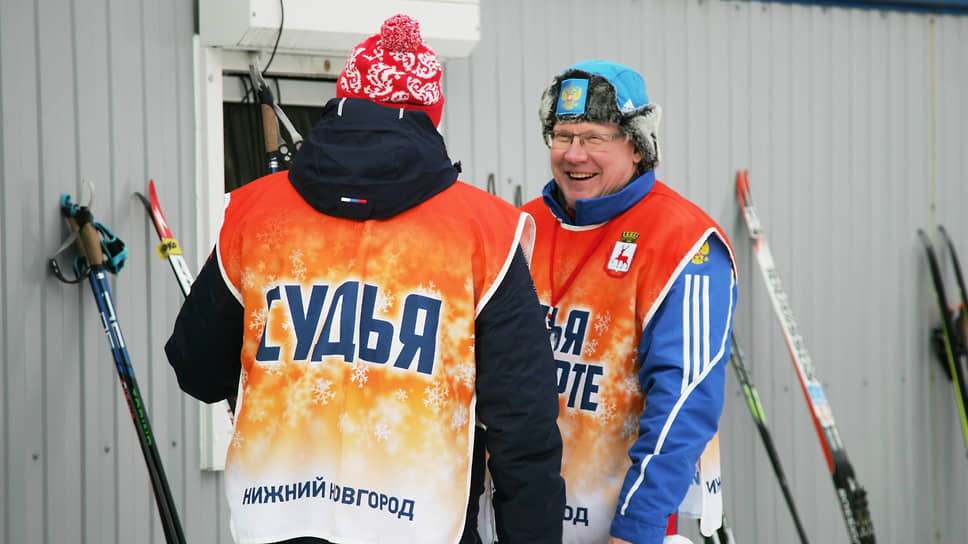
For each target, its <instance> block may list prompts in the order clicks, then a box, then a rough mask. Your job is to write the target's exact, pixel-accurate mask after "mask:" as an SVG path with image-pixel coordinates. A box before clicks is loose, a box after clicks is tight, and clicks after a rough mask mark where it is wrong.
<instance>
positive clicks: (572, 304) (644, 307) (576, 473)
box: [522, 181, 728, 542]
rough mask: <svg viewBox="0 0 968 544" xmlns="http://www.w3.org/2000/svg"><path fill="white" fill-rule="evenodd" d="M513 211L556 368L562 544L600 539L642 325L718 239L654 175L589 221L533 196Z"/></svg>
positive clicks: (635, 383) (630, 408) (616, 479)
mask: <svg viewBox="0 0 968 544" xmlns="http://www.w3.org/2000/svg"><path fill="white" fill-rule="evenodd" d="M522 209H523V210H524V211H526V212H528V213H530V214H531V215H532V216H534V218H535V224H536V232H537V234H536V239H535V250H534V257H533V259H532V265H531V272H532V276H533V277H534V283H535V288H536V289H537V292H538V298H539V299H540V301H541V303H542V304H543V305H546V306H549V318H550V323H549V324H550V327H551V343H552V348H553V350H554V355H555V362H556V364H557V366H558V392H559V416H558V426H559V428H560V430H561V436H562V440H563V446H564V448H563V456H562V468H561V473H562V476H563V477H564V479H565V489H566V491H567V506H566V509H565V518H566V522H565V524H564V531H565V533H564V534H565V542H604V541H605V540H607V539H608V534H609V527H610V525H611V521H612V518H613V517H614V515H615V511H616V506H617V502H618V499H619V493H620V492H621V487H622V482H623V480H624V478H625V475H626V472H627V471H628V469H629V467H630V466H631V461H630V459H629V455H628V452H629V449H630V448H631V447H632V444H633V443H634V442H635V440H636V439H637V438H638V436H639V433H638V431H639V418H640V417H641V415H642V410H643V408H644V405H645V404H644V403H645V396H644V392H643V390H642V386H641V385H640V383H639V378H638V370H639V367H640V364H639V353H638V348H639V340H640V338H641V336H642V331H643V330H644V329H645V327H646V325H648V323H649V320H650V319H651V318H652V317H653V315H654V314H655V312H656V311H657V310H658V308H659V306H660V305H661V304H662V302H663V300H664V299H665V295H666V294H667V293H668V290H669V289H670V287H671V285H672V283H673V282H674V281H675V279H676V277H677V276H678V274H679V272H680V271H681V270H682V268H683V267H685V265H686V264H687V263H688V262H690V260H692V259H693V258H701V255H702V253H701V252H702V251H703V250H705V251H707V252H708V245H707V246H705V248H704V244H705V243H706V241H707V240H708V237H709V236H711V235H718V236H719V238H720V239H721V240H723V242H724V243H726V244H728V242H727V239H726V236H725V235H724V234H723V233H722V232H721V231H720V229H719V227H718V226H717V225H716V224H715V222H714V221H713V220H712V219H710V218H709V217H708V216H707V215H706V214H705V213H704V212H703V211H702V210H700V209H699V208H698V207H696V206H695V205H693V204H692V203H690V202H689V201H687V200H685V199H684V198H682V197H681V196H679V195H678V194H677V193H675V192H674V191H672V190H671V189H669V188H668V187H667V186H666V185H664V184H663V183H661V182H659V181H656V182H655V185H654V186H653V188H652V189H651V190H650V191H649V193H648V194H647V195H646V196H645V197H644V198H643V199H642V200H641V201H640V202H638V203H637V204H635V205H634V206H632V207H631V208H630V209H628V210H626V211H625V212H623V213H621V214H619V215H617V216H616V217H614V218H612V219H611V220H609V221H608V222H606V223H602V224H598V225H590V226H572V225H566V224H563V223H560V222H559V221H558V220H557V219H556V218H555V216H554V215H553V214H552V213H551V211H550V210H549V209H548V207H547V205H545V204H544V202H543V201H542V199H541V198H538V199H535V200H532V201H531V202H528V203H527V204H525V205H524V206H523V207H522ZM552 255H553V262H552ZM552 268H553V273H554V278H552V277H551V273H552ZM576 271H577V273H576ZM573 273H575V276H574V278H573V280H572V281H571V283H570V284H569V283H568V278H569V276H571V275H572V274H573Z"/></svg>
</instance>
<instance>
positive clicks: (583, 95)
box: [555, 79, 588, 115]
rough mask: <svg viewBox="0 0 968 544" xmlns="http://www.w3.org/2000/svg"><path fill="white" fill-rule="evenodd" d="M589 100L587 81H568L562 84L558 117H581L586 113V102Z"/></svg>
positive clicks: (557, 111) (556, 111)
mask: <svg viewBox="0 0 968 544" xmlns="http://www.w3.org/2000/svg"><path fill="white" fill-rule="evenodd" d="M587 98H588V80H587V79H566V80H564V81H562V82H561V93H560V94H559V95H558V109H557V110H555V113H556V114H558V115H568V114H573V115H580V114H583V113H585V100H586V99H587Z"/></svg>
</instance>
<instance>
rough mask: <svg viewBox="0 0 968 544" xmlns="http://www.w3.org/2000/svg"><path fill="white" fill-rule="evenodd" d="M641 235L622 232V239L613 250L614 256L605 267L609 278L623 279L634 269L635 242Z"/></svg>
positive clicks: (632, 232)
mask: <svg viewBox="0 0 968 544" xmlns="http://www.w3.org/2000/svg"><path fill="white" fill-rule="evenodd" d="M638 238H639V233H637V232H634V231H630V230H626V231H623V232H622V238H621V239H620V240H619V241H618V242H615V247H613V248H612V255H611V256H610V257H609V258H608V264H606V265H605V272H607V273H608V275H609V276H614V277H616V278H619V277H622V276H624V275H625V273H626V272H628V271H629V269H630V268H631V267H632V257H634V256H635V248H636V244H635V241H636V240H638Z"/></svg>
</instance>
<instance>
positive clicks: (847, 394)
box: [445, 0, 968, 543]
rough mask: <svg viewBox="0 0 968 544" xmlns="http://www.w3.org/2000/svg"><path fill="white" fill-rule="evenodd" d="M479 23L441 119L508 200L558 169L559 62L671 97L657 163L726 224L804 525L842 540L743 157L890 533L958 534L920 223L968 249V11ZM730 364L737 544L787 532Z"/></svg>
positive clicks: (829, 390) (562, 14) (690, 14)
mask: <svg viewBox="0 0 968 544" xmlns="http://www.w3.org/2000/svg"><path fill="white" fill-rule="evenodd" d="M481 29H482V41H481V44H480V46H479V47H478V49H476V50H475V52H474V54H473V55H472V56H471V58H470V59H468V60H454V61H449V62H448V63H447V66H446V68H447V76H446V77H447V80H446V83H447V88H446V91H447V93H446V94H447V97H448V106H447V108H446V114H445V115H446V117H445V134H446V137H447V141H448V145H449V146H450V148H451V151H452V155H453V158H455V159H460V160H462V161H463V164H464V166H465V174H464V179H465V180H466V181H469V182H471V183H474V184H475V185H477V186H479V187H482V188H483V187H485V186H486V180H487V177H488V176H490V175H493V176H495V177H496V179H497V180H499V183H497V187H496V188H497V192H498V194H499V195H500V196H502V197H504V198H506V199H508V200H510V199H511V198H512V197H513V187H514V186H515V185H517V184H519V183H520V184H522V185H523V187H524V198H525V200H528V199H530V198H534V197H536V196H538V195H539V193H540V189H541V187H542V186H543V184H544V183H545V182H546V181H547V180H548V179H549V177H550V171H549V168H548V158H547V157H548V155H547V150H546V148H545V147H544V145H543V144H542V143H541V140H540V132H539V131H540V129H539V125H538V121H537V115H536V110H537V105H538V100H539V97H540V93H541V91H542V90H543V89H544V87H545V86H546V85H547V84H548V83H549V82H550V79H551V77H552V76H553V75H554V74H555V73H557V72H558V71H560V70H561V69H563V68H564V67H566V66H567V65H569V64H571V63H572V62H576V61H579V60H584V59H588V58H598V57H604V58H610V59H612V60H616V61H619V62H622V63H624V64H627V65H629V66H633V67H635V68H637V69H639V70H640V71H641V72H642V73H643V75H644V76H645V78H646V82H647V84H648V90H649V96H650V97H651V98H652V100H653V101H654V102H657V103H659V104H661V105H662V107H663V122H662V126H661V127H660V131H659V133H660V144H661V148H662V155H663V162H662V166H661V167H660V168H659V170H658V176H659V178H660V179H662V180H664V181H666V182H667V183H669V184H670V185H671V186H672V187H673V188H675V189H677V190H678V191H680V192H682V193H683V194H684V195H686V196H687V197H689V198H691V199H693V200H694V201H695V202H697V203H698V204H700V205H701V206H703V207H704V208H705V209H706V210H707V211H708V212H709V213H710V214H711V215H712V216H713V217H714V218H715V219H717V221H719V222H720V224H721V225H722V226H723V228H725V229H726V231H727V233H728V234H729V236H730V238H731V240H732V243H733V248H734V251H735V253H736V256H737V260H738V263H739V282H740V283H739V288H740V298H739V302H738V305H737V314H736V332H737V334H738V335H739V340H740V342H741V343H742V345H743V346H744V347H745V350H746V354H747V359H748V361H747V364H748V365H750V366H751V367H752V372H753V378H754V381H755V383H756V386H757V387H758V389H759V392H760V396H761V398H762V400H763V403H764V406H765V409H766V411H767V414H768V417H769V424H770V428H771V430H772V433H773V436H774V439H775V440H776V443H777V447H778V449H779V452H780V457H781V461H782V464H783V468H784V471H785V472H786V476H787V479H788V481H789V482H790V485H791V487H792V488H793V493H794V497H795V500H796V503H797V507H798V509H799V511H800V514H801V516H802V518H803V520H804V523H805V525H806V527H807V532H808V536H809V537H810V538H811V541H814V542H846V541H847V537H846V532H845V529H844V523H843V521H842V519H841V514H840V511H839V508H838V506H837V502H836V496H835V494H834V490H833V486H832V484H831V480H830V476H829V472H828V468H827V465H826V462H825V460H824V456H823V454H822V450H821V448H820V447H819V445H818V441H817V437H816V433H815V431H814V429H813V425H812V423H811V420H810V414H809V412H808V410H807V407H806V403H805V402H804V399H803V394H802V392H801V389H800V385H799V382H798V380H797V378H796V375H795V373H794V371H793V368H792V365H791V362H790V358H789V355H788V354H787V350H786V346H785V343H784V341H783V339H782V336H781V333H780V330H779V326H778V325H777V323H776V319H775V317H774V314H773V310H772V309H771V306H770V303H769V299H768V296H767V294H766V290H765V288H764V283H763V280H762V278H761V277H760V273H759V270H758V268H757V264H756V262H755V260H754V258H753V253H752V247H751V245H750V243H749V241H748V238H747V235H746V229H745V227H744V226H743V224H742V220H741V218H740V215H739V208H738V205H737V203H736V196H735V191H734V176H735V172H736V170H737V169H741V168H749V169H750V171H751V174H750V177H751V184H752V191H753V195H754V198H755V201H756V203H757V205H758V207H759V212H760V216H761V219H762V220H763V222H764V227H765V228H766V231H767V235H768V237H769V240H770V244H771V247H772V249H773V253H774V255H775V259H776V262H777V268H778V271H779V273H780V275H781V277H782V280H783V284H784V286H785V288H786V291H787V293H788V294H789V296H790V303H791V306H792V308H793V311H794V313H795V315H796V319H797V321H798V324H799V325H800V328H801V332H802V334H803V337H804V339H805V340H806V342H807V347H808V349H809V351H810V353H811V355H812V358H813V362H814V364H815V366H816V369H817V372H818V374H819V375H820V377H821V378H822V380H823V383H824V387H825V391H826V394H827V397H828V399H829V400H830V403H831V406H832V408H833V412H834V416H835V417H836V420H837V424H838V427H839V430H840V433H841V436H842V439H843V441H844V443H845V445H846V449H847V452H848V454H849V456H850V458H851V460H852V462H853V464H854V467H855V469H856V471H857V476H858V480H859V481H860V483H861V484H862V485H864V486H865V487H866V488H867V490H868V492H869V495H870V502H871V511H872V516H873V520H874V524H875V528H876V532H877V536H878V540H879V541H880V542H946V543H960V542H963V541H964V540H965V535H966V534H968V523H966V517H968V516H966V514H968V494H966V493H965V491H964V489H965V486H964V482H965V481H966V477H968V471H966V468H968V467H966V459H965V452H964V440H963V438H962V434H961V430H960V421H959V418H958V415H957V410H956V405H955V398H954V394H953V388H952V386H951V384H950V383H949V382H947V381H946V380H945V379H944V377H943V376H942V375H941V374H940V368H939V367H938V365H937V364H936V363H935V362H934V360H933V359H932V354H931V352H930V349H929V343H928V334H929V328H930V326H931V325H932V324H934V323H935V322H936V321H937V317H936V315H937V310H936V306H935V302H934V299H933V294H932V292H931V287H930V280H929V277H928V274H927V266H926V263H925V260H924V256H923V251H922V250H921V247H920V245H919V243H918V240H917V237H916V234H915V232H916V229H917V228H918V227H922V228H925V229H926V230H928V231H931V232H933V229H934V225H935V224H936V223H937V222H940V223H943V224H945V225H946V226H947V228H948V230H949V232H950V233H951V234H952V236H953V237H954V238H955V242H956V244H959V246H960V248H961V249H962V253H966V254H968V228H966V227H968V220H966V218H965V215H964V214H963V213H961V211H960V210H961V208H963V207H964V206H965V204H966V203H968V198H966V197H968V183H966V182H965V179H964V171H965V167H966V164H965V160H966V159H965V155H966V152H968V138H966V136H965V133H964V128H963V127H964V126H966V119H965V116H966V109H968V106H966V104H965V99H964V97H965V96H966V91H968V79H966V76H965V74H968V69H966V68H968V67H966V62H968V56H966V52H968V34H966V32H968V18H965V17H953V16H944V17H932V16H930V15H925V14H912V13H902V12H891V11H871V10H858V9H845V8H829V7H816V6H805V5H783V4H764V3H757V2H729V1H716V0H689V1H681V0H675V1H673V0H652V1H648V0H612V1H600V2H595V3H589V2H578V1H550V0H549V1H545V2H518V1H511V0H507V1H497V0H495V1H488V2H484V3H483V5H482V10H481ZM519 33H520V34H519ZM932 44H933V45H932ZM932 55H933V59H934V60H933V61H932ZM932 62H933V65H934V68H933V70H932ZM468 95H470V101H469V102H464V101H465V100H468V98H467V97H468ZM932 102H933V105H932ZM522 103H523V107H522V105H521V104H522ZM932 108H933V110H932ZM467 125H470V126H467ZM468 133H470V134H472V135H473V138H472V139H471V140H470V141H468V140H467V138H466V135H467V134H468ZM494 135H497V136H498V137H499V138H498V141H493V140H492V139H491V138H492V137H493V136H494ZM952 279H953V278H952ZM949 290H953V286H949ZM953 294H954V293H952V295H953ZM729 372H730V374H729V376H730V377H729V379H728V382H727V388H728V390H727V395H728V396H727V398H728V402H727V405H726V408H725V411H724V415H723V419H722V444H723V459H722V461H723V467H724V474H723V482H724V486H725V502H726V511H727V515H728V517H729V518H730V522H731V525H733V527H734V528H735V533H736V536H737V538H738V539H739V540H740V541H747V542H763V543H765V542H794V541H796V533H795V531H794V528H793V524H792V521H791V518H790V515H789V513H788V510H787V507H786V504H785V503H784V501H783V497H782V495H781V493H780V489H779V486H778V485H777V483H776V477H775V476H774V474H773V471H772V468H771V467H770V464H769V460H768V457H767V456H766V453H765V450H764V448H763V447H762V444H761V441H760V438H759V436H758V434H757V433H756V431H755V428H754V426H753V423H752V420H751V418H750V414H749V410H748V408H747V407H746V406H745V402H744V399H743V396H742V394H741V392H740V390H739V386H738V384H737V382H736V380H735V376H734V375H733V374H732V371H729ZM689 530H690V531H691V534H692V536H694V537H696V536H698V533H697V532H696V531H695V530H694V529H692V528H689Z"/></svg>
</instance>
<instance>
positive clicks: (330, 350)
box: [166, 15, 564, 544]
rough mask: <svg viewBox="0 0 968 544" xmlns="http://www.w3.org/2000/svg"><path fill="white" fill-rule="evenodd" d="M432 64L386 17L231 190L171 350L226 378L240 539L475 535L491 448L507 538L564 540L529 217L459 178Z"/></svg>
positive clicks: (410, 35) (548, 360)
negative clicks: (320, 105)
mask: <svg viewBox="0 0 968 544" xmlns="http://www.w3.org/2000/svg"><path fill="white" fill-rule="evenodd" d="M441 70H442V68H441V65H440V63H439V62H438V60H437V58H436V56H435V55H434V53H433V51H431V50H430V49H429V48H428V47H427V45H426V44H425V43H424V42H423V40H422V39H421V37H420V34H419V27H418V24H417V22H416V21H415V20H413V19H411V18H409V17H407V16H405V15H397V16H394V17H391V18H389V19H387V21H386V22H385V23H384V24H383V27H382V28H381V31H380V33H378V34H376V35H374V36H372V37H370V38H368V39H367V40H365V41H364V42H362V43H361V44H360V45H358V46H357V47H356V48H355V49H354V50H353V51H352V53H351V54H350V56H349V59H348V60H347V62H346V66H345V67H344V69H343V71H342V73H341V74H340V77H339V81H338V83H337V98H335V99H333V100H330V101H329V102H328V103H327V104H326V106H325V108H324V111H323V114H322V118H321V119H320V121H319V122H318V123H317V124H316V126H315V127H314V129H313V130H312V132H311V133H310V135H309V136H308V138H307V139H306V141H305V142H304V143H303V145H302V147H301V149H300V150H299V151H298V152H297V154H296V156H295V159H294V164H293V168H292V170H291V171H289V172H288V173H287V172H280V173H276V174H271V175H269V176H266V177H263V178H260V179H258V180H255V181H253V182H252V183H249V184H247V185H245V186H243V187H241V188H239V189H237V190H235V191H232V192H231V193H229V194H228V195H227V201H226V207H225V215H224V219H223V224H222V227H221V230H220V232H219V237H218V242H217V245H216V247H215V250H214V251H213V252H212V255H211V256H210V258H209V259H208V262H207V263H206V264H205V266H204V267H203V269H202V271H201V272H200V274H199V275H198V278H197V279H196V281H195V284H194V285H193V286H192V290H191V295H190V296H189V297H188V298H187V300H186V301H185V303H184V305H183V307H182V308H181V310H180V312H179V314H178V318H177V321H176V323H175V329H174V332H173V333H172V336H171V338H170V339H169V341H168V343H167V345H166V352H167V354H168V358H169V361H170V363H171V365H172V367H173V368H174V370H175V373H176V374H177V376H178V381H179V384H180V386H181V387H182V389H183V390H185V391H186V392H188V393H189V394H190V395H192V396H194V397H196V398H198V399H200V400H202V401H205V402H216V401H220V400H222V399H225V398H228V397H230V396H234V395H235V394H236V392H237V389H238V405H237V408H238V413H237V415H236V426H235V434H234V436H233V440H232V444H231V446H230V447H229V453H228V456H227V459H226V468H225V489H226V496H227V499H228V503H229V509H230V513H231V530H232V535H233V538H235V539H236V541H237V542H240V543H260V544H261V543H268V542H272V543H280V542H285V543H288V544H296V543H299V544H304V543H305V544H309V543H314V544H316V543H343V544H348V543H382V542H399V543H414V544H417V543H419V544H428V543H431V544H432V543H442V544H443V543H448V544H449V543H458V542H459V543H474V542H480V539H479V537H478V533H477V529H476V521H477V507H478V497H479V495H480V494H481V491H482V489H483V474H484V467H483V463H484V448H485V447H486V449H487V451H488V452H489V454H490V455H489V460H488V468H489V469H490V473H491V475H492V477H493V479H494V481H495V482H496V483H497V485H498V486H499V487H500V492H499V493H498V494H496V495H495V497H494V504H495V511H496V513H497V521H498V523H497V529H498V534H499V536H500V538H501V542H502V543H507V544H513V543H547V544H557V543H560V542H561V530H562V529H561V516H562V512H563V510H564V482H563V480H562V478H561V475H560V463H561V437H560V434H559V432H558V428H557V425H556V417H557V415H558V404H557V395H556V393H555V370H554V359H553V357H552V354H551V351H550V348H549V346H548V341H547V329H546V327H545V323H544V319H543V313H542V311H541V308H540V305H539V303H538V300H537V296H536V295H535V291H534V286H533V284H532V281H531V277H530V275H529V270H528V261H527V256H529V255H530V252H531V246H532V240H533V234H534V223H533V220H532V218H531V217H530V216H529V215H527V214H525V213H522V212H521V211H520V210H517V209H515V208H514V207H512V206H510V205H509V204H507V203H505V202H503V201H501V200H499V199H498V198H496V197H493V196H490V195H488V194H487V193H485V192H484V191H481V190H479V189H476V188H473V187H471V186H469V185H466V184H464V183H461V182H459V181H457V176H458V172H459V170H458V168H457V167H455V165H453V164H452V163H451V161H450V159H449V158H448V156H447V151H446V148H445V146H444V142H443V139H442V138H441V136H440V134H439V133H438V132H437V130H436V126H437V125H438V124H439V122H440V116H441V111H442V107H443V102H444V97H443V94H442V92H441V87H440V83H441ZM240 379H241V386H240V385H239V383H240Z"/></svg>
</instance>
